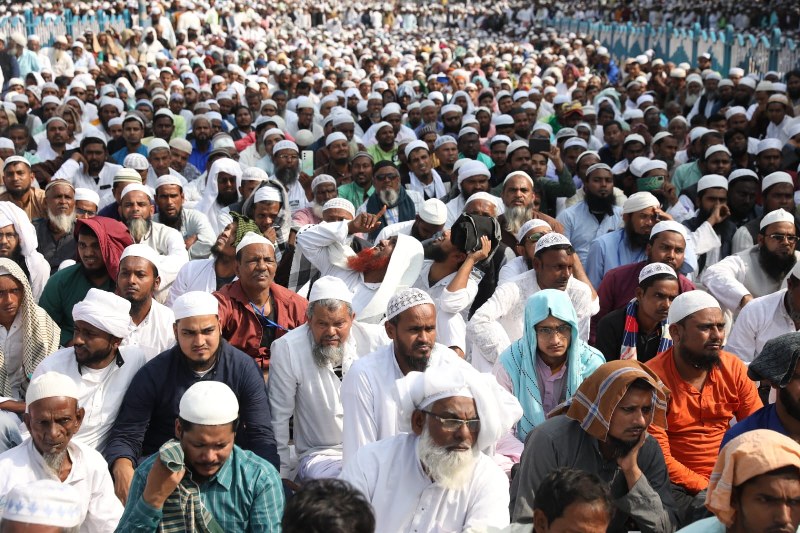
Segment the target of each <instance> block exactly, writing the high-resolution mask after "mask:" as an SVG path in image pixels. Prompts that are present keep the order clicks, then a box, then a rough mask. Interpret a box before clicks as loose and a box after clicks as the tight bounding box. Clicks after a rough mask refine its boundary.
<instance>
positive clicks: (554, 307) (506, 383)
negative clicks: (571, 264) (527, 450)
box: [492, 289, 605, 442]
mask: <svg viewBox="0 0 800 533" xmlns="http://www.w3.org/2000/svg"><path fill="white" fill-rule="evenodd" d="M604 362H605V361H604V360H603V357H602V356H601V354H600V352H598V351H597V350H595V349H594V348H592V347H591V346H589V345H588V344H586V343H585V342H584V341H583V340H581V339H579V338H578V319H577V317H576V315H575V308H574V307H572V302H570V300H569V297H568V296H567V295H566V294H565V293H564V292H563V291H558V290H553V289H545V290H543V291H539V292H537V293H536V294H534V295H533V296H531V297H530V298H528V300H527V302H526V304H525V330H524V332H523V335H522V338H521V339H519V340H517V341H515V342H513V343H511V346H509V347H508V348H507V349H506V350H505V351H504V352H503V353H502V354H500V357H499V358H498V360H497V363H496V364H495V365H494V367H493V368H492V373H493V374H494V375H495V377H496V378H497V381H498V382H499V383H500V385H502V386H503V387H504V388H505V389H506V390H508V391H509V392H510V393H512V394H513V395H514V396H515V397H516V398H517V399H518V400H519V402H520V404H521V405H522V410H523V414H522V419H521V420H520V421H519V423H518V424H517V428H516V436H517V438H518V439H519V440H520V441H522V442H525V437H526V436H527V435H528V433H529V432H530V431H531V430H532V429H533V428H534V427H536V426H538V425H539V424H541V423H542V422H544V421H545V418H546V416H547V413H549V412H550V411H552V410H553V409H555V407H556V406H557V405H559V404H560V403H561V402H563V401H564V400H566V399H568V398H571V397H572V395H573V394H575V392H576V391H577V390H578V386H579V385H580V384H581V383H582V382H583V380H585V379H586V378H587V377H589V376H590V375H591V374H592V372H594V371H595V370H596V369H597V368H598V367H599V366H600V365H602V364H603V363H604Z"/></svg>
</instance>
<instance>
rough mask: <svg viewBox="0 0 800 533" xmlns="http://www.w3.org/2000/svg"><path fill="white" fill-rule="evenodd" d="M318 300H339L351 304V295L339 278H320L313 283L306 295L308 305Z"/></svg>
mask: <svg viewBox="0 0 800 533" xmlns="http://www.w3.org/2000/svg"><path fill="white" fill-rule="evenodd" d="M319 300H339V301H340V302H347V303H349V304H351V303H353V293H352V292H351V291H350V289H349V288H348V287H347V284H346V283H345V282H344V281H343V280H342V279H341V278H337V277H336V276H322V277H321V278H319V279H318V280H317V281H315V282H314V284H313V285H312V286H311V291H310V292H309V293H308V303H309V304H310V303H313V302H317V301H319Z"/></svg>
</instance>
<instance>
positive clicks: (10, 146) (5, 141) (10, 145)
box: [0, 137, 15, 150]
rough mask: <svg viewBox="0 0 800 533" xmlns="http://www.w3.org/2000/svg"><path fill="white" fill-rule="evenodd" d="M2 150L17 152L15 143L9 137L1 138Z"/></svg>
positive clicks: (0, 145) (0, 147) (0, 146)
mask: <svg viewBox="0 0 800 533" xmlns="http://www.w3.org/2000/svg"><path fill="white" fill-rule="evenodd" d="M0 149H6V150H15V148H14V141H12V140H11V139H9V138H8V137H0Z"/></svg>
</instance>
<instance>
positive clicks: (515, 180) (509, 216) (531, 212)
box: [497, 170, 564, 255]
mask: <svg viewBox="0 0 800 533" xmlns="http://www.w3.org/2000/svg"><path fill="white" fill-rule="evenodd" d="M502 198H503V205H504V206H505V212H504V213H503V214H502V215H500V216H499V217H497V221H498V222H499V223H500V230H501V232H502V237H501V241H502V242H503V244H505V245H506V246H508V247H509V248H511V249H512V250H515V251H517V255H520V254H519V250H518V248H517V245H518V244H519V243H518V242H517V237H516V235H517V232H518V231H519V230H520V228H522V225H523V224H525V223H526V222H527V221H529V220H533V219H539V220H543V221H545V222H547V223H548V224H549V225H550V227H551V228H552V230H553V231H556V232H558V233H562V234H563V233H564V226H562V225H561V223H560V222H559V221H557V220H556V219H554V218H553V217H550V216H547V215H546V214H544V213H542V212H541V211H537V210H536V207H535V205H534V201H535V200H536V193H535V192H534V189H533V178H531V177H530V175H529V174H528V173H527V172H523V171H521V170H517V171H515V172H511V173H510V174H509V175H508V176H506V179H505V180H504V181H503V188H502Z"/></svg>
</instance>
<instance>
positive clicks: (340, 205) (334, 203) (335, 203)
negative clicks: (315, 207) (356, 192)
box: [322, 198, 356, 217]
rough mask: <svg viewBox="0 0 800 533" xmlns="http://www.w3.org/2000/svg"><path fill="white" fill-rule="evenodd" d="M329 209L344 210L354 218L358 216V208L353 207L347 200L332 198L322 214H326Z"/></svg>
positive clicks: (324, 206)
mask: <svg viewBox="0 0 800 533" xmlns="http://www.w3.org/2000/svg"><path fill="white" fill-rule="evenodd" d="M328 209H344V210H345V211H347V212H348V213H350V214H351V215H352V216H353V217H355V216H356V208H355V207H354V206H353V202H351V201H350V200H348V199H346V198H331V199H330V200H328V201H327V202H325V204H324V205H323V206H322V212H323V213H324V212H325V211H327V210H328Z"/></svg>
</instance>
